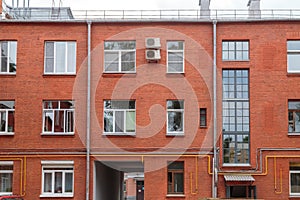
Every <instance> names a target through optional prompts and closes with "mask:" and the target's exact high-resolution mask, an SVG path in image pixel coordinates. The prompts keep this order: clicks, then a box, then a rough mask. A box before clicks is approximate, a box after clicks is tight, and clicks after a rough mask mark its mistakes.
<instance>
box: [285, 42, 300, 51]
mask: <svg viewBox="0 0 300 200" xmlns="http://www.w3.org/2000/svg"><path fill="white" fill-rule="evenodd" d="M287 49H288V50H300V41H297V40H294V41H293V40H290V41H288V42H287Z"/></svg>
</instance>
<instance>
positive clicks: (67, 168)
mask: <svg viewBox="0 0 300 200" xmlns="http://www.w3.org/2000/svg"><path fill="white" fill-rule="evenodd" d="M41 164H42V191H41V195H40V197H73V196H74V162H73V161H42V162H41ZM57 172H59V173H62V183H61V184H62V191H61V193H55V173H57ZM46 173H47V174H51V177H52V178H51V180H52V182H51V192H44V189H45V188H44V186H45V174H46ZM67 173H72V192H65V175H66V174H67Z"/></svg>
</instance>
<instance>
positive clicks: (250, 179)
mask: <svg viewBox="0 0 300 200" xmlns="http://www.w3.org/2000/svg"><path fill="white" fill-rule="evenodd" d="M224 178H225V181H235V182H253V181H255V179H254V178H253V176H251V175H224Z"/></svg>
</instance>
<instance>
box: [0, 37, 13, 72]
mask: <svg viewBox="0 0 300 200" xmlns="http://www.w3.org/2000/svg"><path fill="white" fill-rule="evenodd" d="M16 70H17V42H16V41H0V74H15V73H16Z"/></svg>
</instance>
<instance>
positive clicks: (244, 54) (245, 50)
mask: <svg viewBox="0 0 300 200" xmlns="http://www.w3.org/2000/svg"><path fill="white" fill-rule="evenodd" d="M222 59H223V60H224V61H226V60H228V61H231V60H232V61H234V60H237V61H239V60H249V41H223V42H222Z"/></svg>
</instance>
